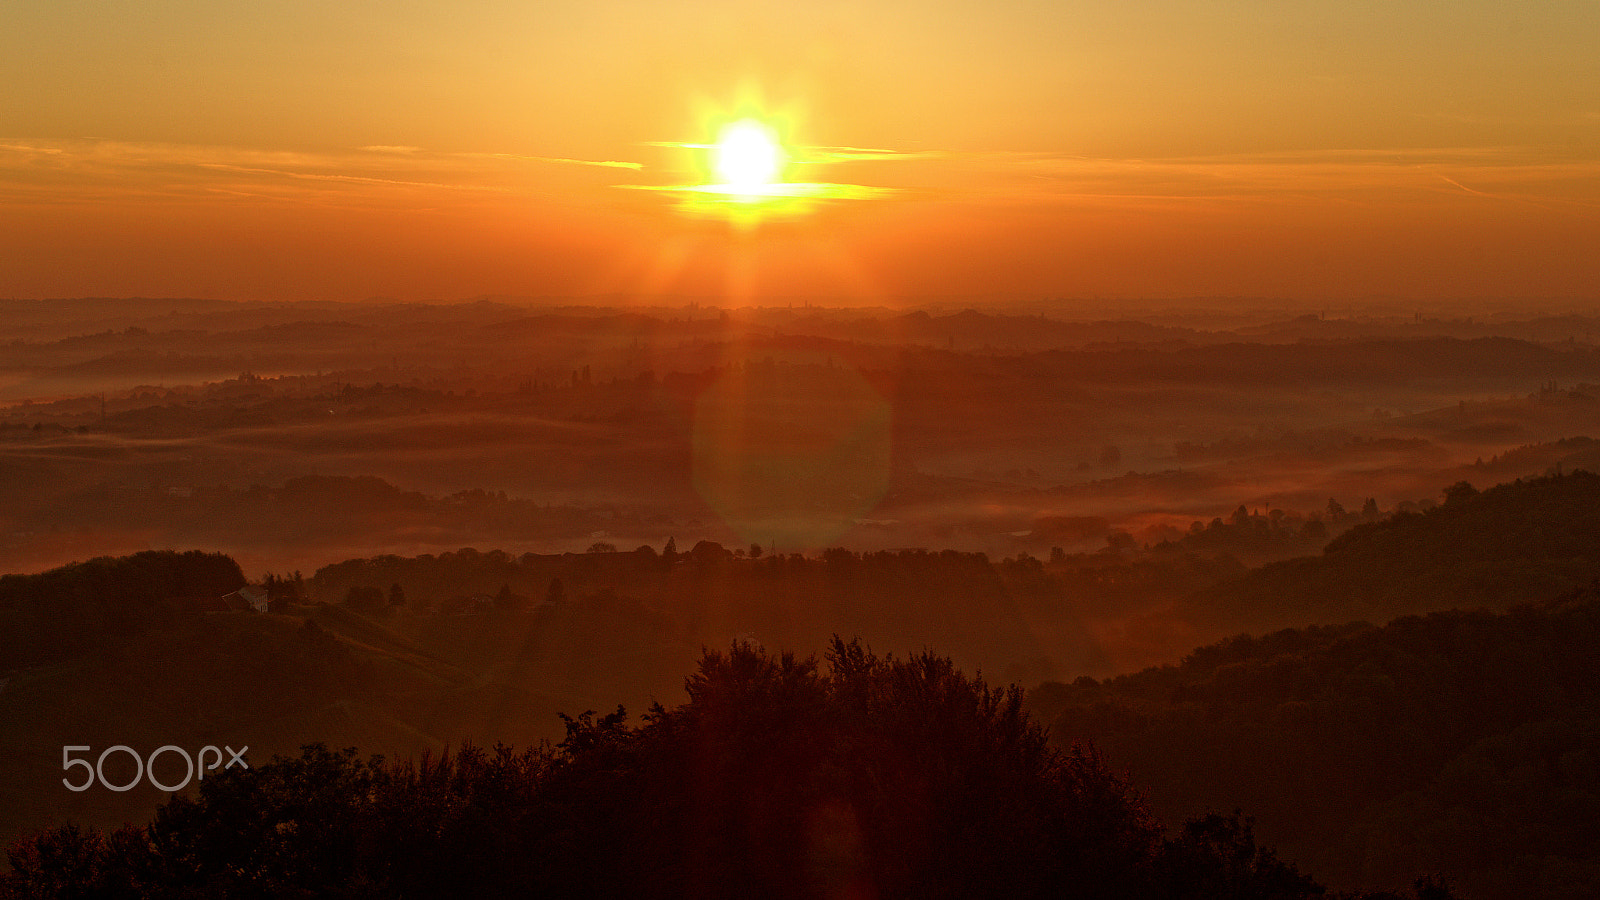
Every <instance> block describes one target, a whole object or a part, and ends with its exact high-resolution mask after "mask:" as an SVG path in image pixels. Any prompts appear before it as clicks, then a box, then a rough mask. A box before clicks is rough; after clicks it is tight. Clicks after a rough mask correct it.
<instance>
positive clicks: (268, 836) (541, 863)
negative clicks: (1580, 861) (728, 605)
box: [0, 639, 1450, 900]
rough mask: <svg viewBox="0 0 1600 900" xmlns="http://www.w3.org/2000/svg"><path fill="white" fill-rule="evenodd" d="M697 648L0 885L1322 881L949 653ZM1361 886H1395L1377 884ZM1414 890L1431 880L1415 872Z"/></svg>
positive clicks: (90, 842) (914, 889)
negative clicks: (596, 696) (1060, 743)
mask: <svg viewBox="0 0 1600 900" xmlns="http://www.w3.org/2000/svg"><path fill="white" fill-rule="evenodd" d="M827 661H828V667H827V671H826V672H824V671H822V670H821V669H820V668H819V666H818V665H817V663H816V662H815V660H811V659H807V660H799V659H796V658H795V657H794V656H792V655H788V654H784V655H769V654H767V653H765V652H763V651H760V650H757V649H753V648H751V647H749V646H737V645H736V646H735V647H734V648H733V649H732V650H731V651H729V652H726V653H721V652H712V653H707V654H706V655H705V656H704V658H703V659H702V660H701V662H700V665H699V670H698V672H697V673H696V674H695V675H694V676H693V677H691V678H689V679H688V681H687V689H688V694H689V700H688V702H687V703H684V704H682V705H679V706H676V707H673V708H671V709H668V708H665V707H662V706H661V705H659V704H658V705H655V706H653V707H652V708H651V709H650V710H649V711H648V712H647V713H646V714H645V716H644V717H643V721H642V723H641V724H639V725H637V726H631V725H629V724H628V723H627V721H626V715H625V713H624V712H623V711H622V709H621V708H618V710H617V712H616V713H614V714H611V715H606V716H599V717H596V716H595V715H594V714H593V713H590V712H586V713H584V714H582V715H580V716H578V717H576V718H572V719H569V720H568V722H567V735H566V738H565V740H563V741H562V742H561V743H560V744H559V745H558V746H556V747H549V746H544V747H540V748H536V749H530V750H524V751H521V752H517V751H514V750H512V749H510V748H506V747H504V746H500V747H497V748H496V749H495V750H494V751H492V752H486V751H483V750H479V749H475V748H471V747H468V748H463V749H462V750H461V751H460V752H458V753H457V754H456V755H455V756H454V757H453V758H451V757H444V758H441V759H439V760H437V761H432V760H429V759H427V758H426V757H425V758H423V759H422V760H421V761H420V762H418V763H416V764H410V763H405V764H400V765H387V766H386V765H384V764H383V763H382V761H381V760H379V759H376V758H374V759H371V760H366V761H363V760H361V759H359V758H358V757H357V756H356V752H355V751H354V750H353V749H351V750H348V751H345V752H342V753H338V752H330V751H328V750H327V749H325V748H323V747H321V746H313V747H308V748H307V749H306V750H305V752H304V753H303V754H302V756H301V757H300V758H298V759H284V758H279V759H278V760H276V761H274V762H273V763H271V764H269V765H265V766H262V767H259V768H257V769H253V770H249V771H239V770H235V771H230V772H225V773H224V774H222V775H221V776H220V777H216V778H213V779H210V780H208V781H206V782H205V783H204V786H203V787H202V788H201V790H200V791H199V793H198V795H197V796H193V797H177V798H174V799H172V800H170V801H168V802H167V803H166V804H165V805H164V806H163V807H162V808H161V809H160V810H159V811H158V812H157V814H156V816H155V819H154V821H152V822H151V823H150V824H148V825H145V826H132V825H130V826H125V827H123V828H122V829H120V830H117V831H115V832H113V833H110V834H104V833H101V832H97V831H93V830H84V829H81V828H78V827H77V826H73V825H64V826H59V827H57V828H54V829H51V830H49V831H46V832H42V833H39V834H36V835H34V836H32V837H29V838H26V839H24V840H22V841H19V842H18V843H17V844H15V845H14V846H13V847H12V848H11V850H10V851H9V854H8V858H9V860H10V862H11V864H12V867H13V871H12V872H11V873H10V874H9V875H7V876H4V879H3V880H0V891H3V892H4V894H3V895H4V896H9V897H30V898H31V897H66V896H73V897H228V898H255V897H260V898H285V897H346V898H356V897H363V898H365V897H400V896H404V897H459V896H476V897H509V896H560V897H624V896H626V897H700V898H716V897H741V898H743V897H750V896H765V897H774V898H789V897H794V898H799V897H819V896H839V895H845V896H879V897H908V898H909V897H916V898H938V897H952V898H953V897H962V898H972V897H1006V898H1024V897H1045V896H1089V897H1100V898H1149V900H1156V898H1179V897H1194V898H1238V900H1249V898H1261V900H1269V898H1272V900H1292V898H1305V897H1315V896H1322V895H1324V894H1325V891H1324V888H1323V887H1322V886H1321V885H1319V884H1318V883H1316V882H1315V881H1314V880H1313V879H1312V878H1310V877H1308V876H1306V875H1303V874H1301V873H1300V872H1298V871H1297V870H1296V869H1295V868H1294V867H1293V866H1291V865H1288V864H1286V863H1283V862H1281V861H1280V860H1279V859H1278V858H1277V856H1276V855H1275V854H1274V853H1273V852H1272V851H1271V850H1269V849H1267V848H1265V847H1262V846H1260V845H1258V844H1257V843H1256V841H1255V838H1254V835H1253V832H1252V829H1251V825H1250V823H1249V822H1248V821H1245V820H1241V819H1240V818H1239V817H1238V816H1237V814H1235V815H1234V816H1223V815H1216V814H1211V815H1206V816H1202V817H1199V818H1197V819H1195V820H1192V821H1190V822H1189V823H1188V824H1186V825H1185V826H1183V827H1182V828H1181V829H1179V830H1177V832H1176V833H1173V834H1167V833H1166V832H1164V830H1163V829H1162V827H1161V826H1160V824H1159V823H1158V822H1157V821H1156V820H1155V819H1153V818H1152V817H1151V816H1150V815H1149V814H1148V813H1147V812H1146V811H1145V809H1144V807H1143V805H1142V804H1141V802H1140V800H1139V798H1138V795H1137V793H1136V792H1135V791H1134V790H1133V788H1132V787H1130V785H1129V784H1128V783H1127V782H1126V781H1124V780H1123V779H1122V778H1121V777H1119V776H1117V775H1115V774H1113V773H1112V772H1111V771H1109V770H1108V769H1107V768H1106V767H1105V766H1104V765H1103V764H1102V763H1101V762H1100V760H1099V759H1098V757H1097V756H1096V755H1095V754H1094V753H1092V752H1090V751H1086V750H1082V749H1076V748H1075V749H1071V750H1063V749H1057V748H1054V747H1052V746H1051V745H1050V744H1049V743H1048V742H1047V741H1046V739H1045V735H1044V733H1043V732H1042V730H1041V729H1039V728H1038V727H1037V726H1036V725H1034V724H1033V723H1032V722H1031V721H1030V719H1029V717H1028V715H1027V714H1026V713H1025V712H1024V711H1023V708H1022V695H1021V692H1020V691H1018V690H1017V689H1015V688H1011V689H999V688H990V687H989V686H988V685H987V684H986V683H985V682H983V681H982V680H981V679H973V678H969V677H967V676H965V675H964V674H962V673H961V672H960V671H959V670H957V669H956V668H955V667H954V666H953V665H952V664H951V662H950V661H949V660H948V659H944V658H940V657H938V656H936V655H933V654H931V653H923V654H919V655H917V656H913V657H911V658H909V659H906V660H903V661H902V660H897V659H894V658H878V657H876V656H875V655H873V654H872V653H870V652H867V651H865V650H863V648H862V647H861V646H860V645H859V643H856V642H852V643H849V644H846V643H844V642H842V641H840V640H838V639H835V640H834V642H833V644H832V647H831V649H830V651H829V653H828V654H827ZM1366 896H1368V897H1372V898H1377V897H1388V898H1397V897H1398V896H1399V895H1395V894H1369V895H1366ZM1413 896H1416V897H1418V898H1428V900H1443V898H1447V897H1448V896H1450V895H1449V893H1448V891H1447V890H1445V889H1444V887H1443V886H1442V884H1440V883H1438V882H1436V881H1434V880H1432V879H1421V880H1418V881H1417V883H1416V887H1415V888H1414V894H1413Z"/></svg>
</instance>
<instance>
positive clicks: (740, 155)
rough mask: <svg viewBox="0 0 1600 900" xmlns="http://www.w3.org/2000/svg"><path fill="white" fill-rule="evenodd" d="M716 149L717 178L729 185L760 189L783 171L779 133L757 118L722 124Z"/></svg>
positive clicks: (774, 180) (744, 188)
mask: <svg viewBox="0 0 1600 900" xmlns="http://www.w3.org/2000/svg"><path fill="white" fill-rule="evenodd" d="M714 152H715V162H714V164H713V165H714V167H715V169H716V173H717V178H718V179H720V180H721V181H722V183H724V184H726V185H729V186H730V187H735V188H740V189H743V190H749V191H758V190H760V189H762V188H765V187H767V186H768V185H771V184H773V183H775V182H777V181H778V179H779V176H780V175H781V174H782V171H783V162H784V152H783V148H782V146H780V145H779V143H778V138H777V136H776V135H775V134H773V132H772V129H771V128H768V127H767V126H765V125H763V124H761V123H760V122H757V121H755V120H754V119H743V120H740V121H738V122H733V123H731V124H729V125H725V126H723V128H722V131H721V132H720V133H719V134H718V135H717V144H716V149H715V151H714Z"/></svg>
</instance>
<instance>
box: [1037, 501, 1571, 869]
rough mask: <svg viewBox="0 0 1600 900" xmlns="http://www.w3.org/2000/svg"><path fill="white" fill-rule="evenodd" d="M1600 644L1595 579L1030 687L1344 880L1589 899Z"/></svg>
mask: <svg viewBox="0 0 1600 900" xmlns="http://www.w3.org/2000/svg"><path fill="white" fill-rule="evenodd" d="M1552 484H1553V483H1552ZM1550 486H1551V485H1550V484H1546V485H1535V486H1533V487H1532V488H1522V490H1539V489H1541V488H1548V487H1550ZM1516 490H1517V489H1512V490H1511V491H1507V492H1505V494H1503V495H1502V496H1501V497H1494V496H1489V497H1486V499H1485V502H1486V503H1495V502H1497V501H1498V500H1500V499H1503V497H1504V496H1505V495H1506V494H1509V495H1511V496H1515V491H1516ZM1489 509H1490V510H1500V509H1503V507H1499V506H1491V507H1489ZM1444 515H1446V516H1449V515H1452V513H1450V512H1446V513H1445V514H1444ZM1446 521H1448V519H1446ZM1411 527H1414V526H1413V525H1412V523H1409V522H1402V523H1400V524H1399V525H1398V526H1390V528H1389V529H1382V528H1380V529H1374V535H1375V536H1379V537H1382V536H1388V535H1390V534H1394V533H1395V532H1399V533H1400V534H1404V533H1405V529H1407V528H1411ZM1513 540H1514V539H1508V543H1511V542H1512V541H1513ZM1334 552H1335V551H1330V553H1334ZM1596 648H1600V584H1597V585H1592V586H1589V587H1586V588H1584V589H1582V590H1580V591H1577V592H1574V593H1572V594H1570V595H1568V596H1565V597H1563V598H1560V599H1558V600H1553V601H1545V602H1542V603H1538V604H1530V605H1525V606H1519V607H1517V608H1515V609H1513V610H1511V611H1509V612H1505V613H1500V614H1495V613H1491V612H1487V611H1481V610H1480V611H1449V612H1437V613H1432V614H1430V615H1427V616H1425V617H1417V616H1406V617H1402V618H1399V619H1396V620H1395V621H1393V622H1391V623H1389V624H1388V625H1385V626H1382V627H1375V626H1372V625H1367V624H1353V625H1343V626H1332V627H1315V628H1301V629H1290V630H1285V631H1279V632H1275V633H1272V634H1267V635H1265V636H1262V637H1248V636H1240V637H1238V638H1235V639H1232V640H1229V641H1224V642H1222V643H1219V644H1213V645H1211V646H1207V647H1203V648H1200V649H1198V650H1196V651H1195V652H1194V653H1192V654H1190V655H1189V656H1188V658H1186V659H1185V660H1184V661H1183V663H1182V664H1181V665H1177V666H1168V667H1163V668H1156V669H1148V670H1146V671H1143V672H1139V673H1137V674H1131V675H1125V676H1121V677H1118V678H1113V679H1109V680H1106V681H1104V682H1096V681H1094V680H1093V679H1088V678H1084V679H1079V680H1078V681H1077V682H1075V683H1073V684H1070V685H1069V684H1060V683H1055V684H1046V685H1043V686H1041V687H1040V688H1039V689H1037V690H1035V691H1034V692H1033V693H1032V694H1031V696H1030V702H1031V704H1032V708H1033V709H1034V710H1035V711H1036V713H1038V714H1039V715H1041V716H1044V717H1046V718H1047V719H1048V720H1049V721H1050V722H1051V723H1052V724H1051V730H1052V733H1053V735H1054V736H1055V737H1056V739H1057V740H1059V741H1076V740H1089V741H1092V742H1094V744H1095V745H1096V746H1098V747H1100V748H1101V750H1102V751H1103V752H1104V753H1105V756H1106V759H1107V761H1108V762H1109V763H1110V764H1111V765H1112V766H1113V767H1122V766H1126V767H1128V769H1129V770H1130V772H1131V775H1132V777H1133V778H1134V779H1135V780H1136V781H1138V782H1140V783H1143V784H1146V785H1148V786H1149V789H1150V797H1151V800H1152V802H1153V804H1154V806H1155V807H1156V808H1157V809H1158V810H1160V811H1162V812H1163V813H1164V814H1167V815H1172V816H1186V815H1192V814H1195V813H1197V812H1199V811H1202V810H1205V809H1231V808H1233V807H1235V806H1238V807H1242V808H1244V809H1245V810H1248V811H1250V812H1252V813H1254V814H1255V815H1257V816H1258V817H1259V830H1260V833H1261V834H1262V835H1263V837H1264V838H1266V839H1267V840H1270V841H1272V842H1274V843H1276V844H1278V846H1279V848H1280V850H1281V851H1282V852H1283V854H1284V856H1285V857H1286V858H1288V859H1294V860H1296V861H1298V862H1300V863H1301V864H1303V865H1305V866H1306V867H1307V868H1308V869H1310V870H1311V871H1314V872H1317V873H1319V874H1323V875H1325V877H1327V878H1329V879H1330V880H1331V881H1332V882H1333V883H1335V884H1354V883H1360V884H1394V883H1397V882H1398V881H1402V880H1404V879H1405V878H1406V877H1407V876H1408V875H1409V874H1410V873H1411V872H1414V871H1419V870H1422V871H1440V872H1443V873H1445V875H1446V876H1447V877H1448V878H1449V879H1450V881H1451V883H1452V884H1453V885H1457V886H1458V887H1459V888H1460V890H1461V893H1462V895H1463V896H1467V897H1482V898H1486V900H1487V898H1506V900H1511V898H1524V897H1544V898H1558V897H1571V898H1579V897H1593V896H1596V895H1597V894H1600V835H1597V833H1596V831H1595V829H1594V823H1595V822H1596V821H1600V712H1597V710H1600V653H1597V652H1596Z"/></svg>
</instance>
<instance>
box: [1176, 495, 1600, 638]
mask: <svg viewBox="0 0 1600 900" xmlns="http://www.w3.org/2000/svg"><path fill="white" fill-rule="evenodd" d="M1597 577H1600V475H1596V474H1594V473H1593V472H1587V471H1579V472H1573V473H1571V474H1567V475H1559V474H1558V475H1548V476H1544V477H1540V478H1532V479H1527V480H1524V479H1517V480H1516V481H1513V482H1510V483H1507V484H1501V485H1497V486H1495V487H1492V488H1489V489H1487V490H1484V491H1482V492H1479V491H1477V490H1476V489H1474V488H1473V487H1472V486H1471V485H1470V484H1467V483H1465V482H1461V483H1459V484H1457V485H1455V486H1453V487H1451V488H1449V489H1447V490H1446V491H1445V502H1444V503H1443V504H1442V505H1440V506H1436V507H1434V508H1432V509H1429V510H1428V511H1427V512H1425V513H1400V514H1396V515H1393V516H1390V517H1389V518H1387V519H1384V520H1382V521H1378V522H1373V523H1369V524H1364V525H1358V526H1356V527H1355V528H1353V529H1351V530H1350V531H1347V532H1345V533H1344V534H1342V535H1340V536H1339V537H1338V538H1335V539H1334V540H1333V541H1332V542H1331V543H1329V544H1328V546H1327V547H1326V548H1325V549H1324V550H1323V552H1322V554H1321V555H1320V556H1308V557H1302V558H1299V559H1291V560H1286V561H1283V562H1278V563H1270V564H1268V565H1265V566H1262V567H1261V568H1259V569H1255V570H1253V571H1251V572H1250V573H1248V574H1247V575H1246V576H1244V577H1243V578H1240V579H1239V580H1237V581H1235V582H1233V583H1230V584H1224V585H1220V586H1217V587H1213V588H1209V589H1207V590H1205V591H1204V592H1202V593H1201V595H1200V596H1199V597H1197V598H1195V599H1194V600H1193V601H1192V602H1191V604H1190V608H1191V609H1192V611H1193V614H1194V616H1195V617H1196V618H1197V619H1201V620H1206V621H1213V622H1227V623H1241V624H1242V623H1253V624H1252V625H1251V626H1250V627H1252V628H1257V629H1267V628H1282V627H1286V626H1296V625H1304V624H1306V623H1308V622H1317V623H1339V622H1349V621H1352V620H1357V619H1365V620H1368V621H1374V622H1383V621H1387V620H1389V619H1390V618H1393V617H1394V616H1399V615H1407V614H1419V613H1427V612H1433V611H1435V610H1444V609H1471V608H1474V607H1479V606H1484V607H1488V608H1491V609H1499V610H1504V609H1509V608H1510V607H1512V606H1514V605H1516V604H1519V603H1525V602H1528V601H1532V600H1544V599H1550V598H1552V597H1556V596H1559V595H1561V594H1563V593H1566V592H1568V591H1571V590H1574V589H1576V588H1578V587H1581V586H1583V585H1585V584H1587V583H1589V582H1590V581H1591V580H1592V579H1594V578H1597Z"/></svg>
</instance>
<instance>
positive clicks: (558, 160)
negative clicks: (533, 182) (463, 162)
mask: <svg viewBox="0 0 1600 900" xmlns="http://www.w3.org/2000/svg"><path fill="white" fill-rule="evenodd" d="M469 155H470V156H474V157H478V158H481V159H507V160H516V161H519V162H538V163H555V164H557V165H567V166H598V167H600V168H602V169H633V170H635V171H637V170H639V169H642V168H644V163H636V162H624V161H621V160H615V159H572V158H571V157H567V156H524V155H521V154H517V153H474V154H469Z"/></svg>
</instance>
